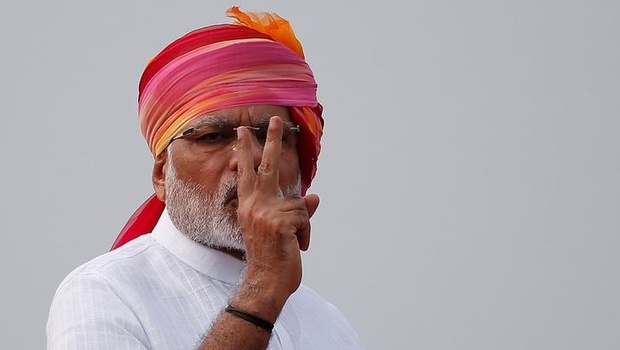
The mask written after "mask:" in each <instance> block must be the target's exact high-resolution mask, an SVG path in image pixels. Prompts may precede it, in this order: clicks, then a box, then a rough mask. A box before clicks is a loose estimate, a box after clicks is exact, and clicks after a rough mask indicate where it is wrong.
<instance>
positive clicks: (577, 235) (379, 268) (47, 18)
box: [0, 0, 620, 350]
mask: <svg viewBox="0 0 620 350" xmlns="http://www.w3.org/2000/svg"><path fill="white" fill-rule="evenodd" d="M233 4H235V3H228V2H222V1H205V0H203V1H146V0H141V1H129V0H125V1H121V0H111V1H98V2H95V1H78V0H74V1H70V0H59V1H49V2H44V1H17V0H13V1H11V0H9V1H3V2H2V4H0V29H1V30H0V47H1V48H2V55H1V56H0V76H1V79H0V99H1V104H0V105H1V106H2V109H3V115H4V119H3V120H4V121H5V124H4V125H5V127H4V133H3V137H2V138H0V143H1V146H2V150H3V152H1V154H0V157H1V164H2V169H3V171H2V175H1V176H2V178H1V180H2V181H0V186H1V187H0V193H2V196H3V198H2V199H3V200H2V204H1V205H2V208H1V209H2V210H1V211H0V213H1V214H0V215H1V217H0V218H1V221H0V222H1V223H2V227H3V229H4V234H3V236H4V237H5V238H4V242H5V244H3V245H2V248H1V249H2V256H3V258H2V260H3V264H2V265H1V266H0V273H1V277H2V281H3V286H4V288H3V292H2V298H1V301H0V302H1V303H2V304H1V305H0V310H2V312H1V313H0V319H1V320H2V327H0V332H1V333H0V334H1V337H0V339H2V340H3V348H7V349H36V348H44V344H45V336H44V328H45V322H46V320H47V312H48V308H49V304H50V301H51V298H52V296H53V293H54V291H55V289H56V287H57V286H58V283H59V282H60V281H61V280H62V278H63V277H64V276H65V275H66V274H67V273H69V272H70V271H71V270H72V269H74V268H75V267H77V266H78V265H79V264H81V263H83V262H85V261H87V260H89V259H90V258H92V257H95V256H96V255H98V254H101V253H103V252H105V251H107V250H108V249H109V247H110V245H111V243H112V242H113V240H114V238H115V237H116V234H117V233H118V231H119V230H120V228H121V227H122V226H123V224H124V223H125V220H126V219H127V218H128V217H129V215H130V214H131V213H132V212H133V210H134V209H135V208H137V206H138V205H140V204H141V203H142V201H143V200H144V199H145V198H146V197H147V196H149V195H150V194H151V193H152V187H151V183H150V171H151V163H152V158H151V155H150V153H149V152H148V149H147V147H146V143H145V141H144V140H143V139H142V136H141V134H140V131H139V128H138V121H137V116H136V92H137V84H138V79H139V77H140V74H141V72H142V69H143V68H144V65H145V64H146V61H147V60H148V59H149V58H150V57H152V56H153V55H155V54H156V53H157V52H158V51H159V50H160V49H162V48H163V47H164V46H165V45H166V44H167V43H169V42H170V41H171V40H172V39H174V38H176V37H178V36H180V35H182V34H185V33H186V32H188V31H190V30H192V29H194V28H197V27H200V26H203V25H207V24H213V23H228V22H229V20H228V19H227V18H226V17H225V14H224V13H225V10H226V8H227V7H228V6H230V5H233ZM237 4H238V5H240V6H241V8H242V9H243V10H267V11H275V12H277V13H279V14H280V15H282V16H284V17H286V18H288V19H289V20H290V21H291V22H292V24H293V26H294V28H295V30H296V32H297V34H298V37H299V38H300V39H301V41H302V43H303V44H304V48H305V51H306V55H307V60H308V61H309V63H310V65H311V66H312V67H313V70H314V71H315V75H316V78H317V80H318V82H319V99H320V101H321V102H322V103H323V104H324V105H325V115H324V116H325V120H326V134H325V137H324V142H323V153H322V154H321V157H320V161H319V173H318V177H317V179H316V181H315V182H314V185H313V187H312V189H311V191H312V192H315V193H318V194H319V195H320V196H321V198H322V203H321V206H320V207H319V211H318V212H317V214H316V216H315V219H314V221H313V236H312V246H311V249H310V251H309V252H308V253H305V255H304V262H305V265H304V267H305V276H304V279H305V282H306V284H308V285H309V286H311V287H313V288H314V289H315V290H317V291H318V292H319V293H320V294H321V295H323V297H325V298H326V299H328V300H330V301H332V302H333V303H334V304H336V305H337V306H338V307H339V308H340V309H341V310H342V311H343V312H344V313H345V314H346V316H347V317H348V318H349V320H350V321H351V323H352V324H353V325H354V327H355V328H356V329H357V331H358V332H359V334H360V336H361V338H362V340H363V341H364V343H365V345H366V347H367V348H368V349H459V350H461V349H476V350H480V349H618V348H620V333H619V332H618V329H619V327H620V298H619V295H620V294H619V293H620V281H619V278H618V275H619V273H618V266H620V255H619V254H618V248H619V245H620V237H619V235H618V234H619V233H620V184H619V182H618V180H619V179H620V137H618V135H619V133H620V118H619V116H618V111H619V110H620V44H619V42H620V40H619V38H618V35H619V33H620V21H619V20H618V19H619V18H620V17H619V15H620V2H617V1H612V0H610V1H602V0H601V1H596V0H592V1H517V0H514V1H480V0H476V1H467V2H466V1H457V0H443V1H442V0H439V1H408V2H404V1H402V2H399V1H382V2H378V1H375V2H372V1H369V2H367V3H363V2H361V1H352V0H344V1H323V0H317V1H303V2H302V1H290V0H273V1H264V0H263V1H240V2H237ZM7 123H8V124H7Z"/></svg>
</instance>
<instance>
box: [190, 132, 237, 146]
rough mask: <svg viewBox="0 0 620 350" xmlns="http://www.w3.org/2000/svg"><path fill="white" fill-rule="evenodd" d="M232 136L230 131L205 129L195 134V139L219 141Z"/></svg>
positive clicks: (227, 139) (226, 140)
mask: <svg viewBox="0 0 620 350" xmlns="http://www.w3.org/2000/svg"><path fill="white" fill-rule="evenodd" d="M231 138H232V133H231V132H230V131H225V130H218V131H206V132H202V133H200V134H199V135H196V138H195V141H196V142H199V143H207V144H208V143H221V142H228V141H230V140H231Z"/></svg>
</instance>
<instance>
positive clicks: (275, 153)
mask: <svg viewBox="0 0 620 350" xmlns="http://www.w3.org/2000/svg"><path fill="white" fill-rule="evenodd" d="M282 125H283V123H282V119H281V118H280V117H278V116H273V117H271V118H270V119H269V127H268V128H267V138H266V140H265V147H264V148H263V156H262V158H261V161H260V166H259V167H258V172H257V176H258V187H259V188H262V189H264V190H267V191H272V192H274V193H276V192H277V191H278V190H279V189H280V187H279V183H278V182H279V181H278V180H279V169H280V156H281V154H282V132H283V131H282V128H283V126H282Z"/></svg>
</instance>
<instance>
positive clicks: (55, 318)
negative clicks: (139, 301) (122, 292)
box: [47, 273, 149, 350]
mask: <svg viewBox="0 0 620 350" xmlns="http://www.w3.org/2000/svg"><path fill="white" fill-rule="evenodd" d="M148 344H149V343H148V339H147V336H146V333H145V332H144V329H143V328H142V326H141V324H140V322H139V320H138V319H137V318H136V316H135V314H134V313H133V312H132V308H131V306H130V305H127V304H126V303H125V302H124V301H123V300H122V298H121V297H120V296H119V294H118V292H117V291H116V290H115V289H114V288H113V287H112V286H111V285H110V284H109V283H108V282H107V281H106V280H105V278H103V277H102V276H101V275H99V274H97V273H76V274H72V275H70V276H68V277H67V278H66V279H65V281H63V283H61V285H60V287H58V290H57V291H56V295H55V296H54V299H53V301H52V305H51V308H50V313H49V318H48V322H47V349H48V350H70V349H71V350H73V349H75V350H77V349H80V350H104V349H106V350H107V349H127V350H133V349H136V350H137V349H141V350H142V349H149V345H148Z"/></svg>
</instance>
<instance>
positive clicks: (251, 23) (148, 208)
mask: <svg viewBox="0 0 620 350" xmlns="http://www.w3.org/2000/svg"><path fill="white" fill-rule="evenodd" d="M227 13H228V15H229V16H230V17H234V18H236V19H237V23H235V24H221V25H214V26H209V27H204V28H201V29H197V30H195V31H192V32H190V33H188V34H186V35H184V36H182V37H181V38H179V39H177V40H175V41H174V42H172V43H171V44H170V45H168V46H167V47H166V48H164V49H163V50H162V51H161V52H160V53H159V54H158V55H157V56H155V57H154V58H153V59H151V60H150V61H149V62H148V64H147V66H146V68H145V70H144V72H143V74H142V78H141V80H140V85H139V94H138V114H139V118H140V128H141V130H142V133H143V134H144V137H145V138H146V141H147V143H148V146H149V148H150V150H151V153H152V154H153V156H157V155H159V154H160V153H161V152H163V151H164V150H165V149H166V147H168V144H169V143H170V140H171V139H172V138H173V137H174V136H176V135H178V134H179V133H180V132H182V131H183V130H184V129H185V128H186V127H187V125H188V124H189V123H190V122H192V121H193V120H195V119H196V118H199V117H202V116H204V115H206V114H208V113H210V112H213V111H217V110H220V109H224V108H230V107H237V106H246V105H258V104H271V105H280V106H287V107H289V110H290V112H291V119H292V121H293V122H294V123H296V124H298V125H299V127H300V134H299V138H298V144H297V153H298V155H299V164H300V171H301V183H302V192H303V193H305V192H306V191H307V189H308V188H309V187H310V184H311V182H312V179H313V178H314V175H315V173H316V162H317V158H318V155H319V152H320V140H321V136H322V133H323V118H322V107H321V105H320V104H319V103H318V101H317V97H316V90H317V84H316V82H315V80H314V76H313V73H312V70H311V69H310V67H309V66H308V64H307V63H306V61H305V59H304V53H303V49H302V46H301V44H300V43H299V41H298V40H297V38H296V37H295V34H294V33H293V30H292V28H291V27H290V25H289V23H288V21H286V20H285V19H283V18H281V17H279V16H278V15H276V14H270V13H243V12H241V11H239V9H238V8H237V7H232V8H231V9H229V10H228V12H227ZM163 207H164V204H163V203H161V202H160V201H159V200H158V199H157V197H155V196H151V197H150V198H149V199H148V200H147V201H146V202H145V203H144V204H143V205H142V206H141V207H140V208H139V209H138V210H137V211H136V213H134V215H133V216H132V217H131V218H130V219H129V221H128V222H127V224H126V225H125V227H124V228H123V230H122V231H121V234H120V235H119V237H118V238H117V240H116V242H115V243H114V245H113V249H114V248H116V247H118V246H120V245H122V244H123V243H125V242H127V241H129V240H130V239H133V238H134V237H136V236H139V235H141V234H143V233H147V232H150V230H151V229H152V228H153V226H154V225H155V223H156V222H157V220H158V219H159V215H160V214H161V211H162V210H163ZM123 237H125V238H123Z"/></svg>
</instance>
